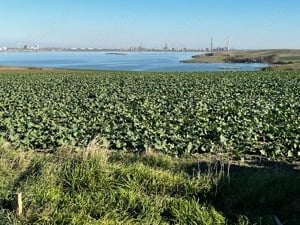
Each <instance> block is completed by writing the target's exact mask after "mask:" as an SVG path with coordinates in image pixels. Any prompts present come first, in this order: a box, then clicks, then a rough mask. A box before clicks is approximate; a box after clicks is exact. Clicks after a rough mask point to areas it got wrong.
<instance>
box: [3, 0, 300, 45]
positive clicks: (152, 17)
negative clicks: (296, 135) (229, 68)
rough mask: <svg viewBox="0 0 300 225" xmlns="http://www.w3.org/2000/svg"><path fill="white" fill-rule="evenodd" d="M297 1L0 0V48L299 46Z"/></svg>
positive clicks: (299, 19) (299, 17) (298, 5)
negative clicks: (36, 45)
mask: <svg viewBox="0 0 300 225" xmlns="http://www.w3.org/2000/svg"><path fill="white" fill-rule="evenodd" d="M299 12H300V1H299V0H251V1H243V0H206V1H204V0H123V1H122V0H42V1H41V0H1V12H0V29H1V32H0V46H8V47H17V46H23V45H24V44H40V46H41V47H99V48H127V47H131V46H138V45H140V44H142V46H144V47H149V48H161V47H163V46H164V45H165V44H166V43H167V44H168V46H169V47H175V48H182V47H187V48H205V47H209V46H210V38H211V37H213V38H214V45H215V47H217V46H225V45H226V43H227V39H228V36H230V38H231V45H232V47H235V48H239V49H259V48H298V49H299V48H300V13H299Z"/></svg>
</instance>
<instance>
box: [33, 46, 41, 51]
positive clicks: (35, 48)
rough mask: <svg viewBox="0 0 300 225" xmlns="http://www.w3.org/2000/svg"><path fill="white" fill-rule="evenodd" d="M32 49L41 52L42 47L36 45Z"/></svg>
mask: <svg viewBox="0 0 300 225" xmlns="http://www.w3.org/2000/svg"><path fill="white" fill-rule="evenodd" d="M32 49H33V50H40V46H39V45H35V46H34V47H33V48H32Z"/></svg>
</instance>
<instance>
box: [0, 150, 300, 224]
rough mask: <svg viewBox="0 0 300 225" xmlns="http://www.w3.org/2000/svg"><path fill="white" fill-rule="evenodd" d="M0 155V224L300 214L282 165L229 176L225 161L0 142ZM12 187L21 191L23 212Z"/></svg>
mask: <svg viewBox="0 0 300 225" xmlns="http://www.w3.org/2000/svg"><path fill="white" fill-rule="evenodd" d="M0 161H1V164H0V165H1V167H0V180H1V181H2V182H0V185H1V186H0V224H9V225H11V224H145V225H146V224H205V225H207V224H212V225H213V224H237V225H238V224H239V225H242V224H274V222H273V219H272V214H274V213H275V214H276V215H277V216H279V218H280V219H281V221H287V223H286V224H290V225H296V224H298V222H299V219H300V218H299V215H300V214H299V213H298V212H299V199H300V192H299V187H300V174H299V171H294V170H292V169H286V168H284V167H282V166H278V167H272V168H271V169H269V168H262V167H256V168H254V167H249V166H248V167H241V166H238V165H237V164H232V165H231V166H230V168H231V169H230V173H229V176H228V174H227V172H226V173H223V172H224V171H223V172H222V166H220V165H223V163H225V168H226V166H228V165H226V163H227V162H228V161H227V160H225V159H224V160H223V161H221V162H219V163H217V162H216V161H214V160H211V161H207V160H206V161H202V159H201V158H197V157H187V158H174V157H170V156H167V155H164V154H161V153H155V152H147V153H145V154H134V153H127V152H121V153H118V152H109V151H107V150H103V149H102V148H98V147H94V146H89V148H87V149H74V148H72V147H70V148H66V147H65V148H62V149H60V150H58V151H56V152H55V153H53V154H45V153H37V152H34V151H29V152H19V151H11V149H10V147H3V146H2V147H1V148H0ZM203 165H204V167H203ZM218 165H219V166H218ZM203 168H204V169H203ZM223 169H224V168H223ZM225 170H226V171H227V169H225ZM16 192H22V193H23V204H24V210H23V215H22V216H17V215H16V212H15V206H14V204H13V202H14V196H15V193H16Z"/></svg>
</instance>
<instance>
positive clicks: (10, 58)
mask: <svg viewBox="0 0 300 225" xmlns="http://www.w3.org/2000/svg"><path fill="white" fill-rule="evenodd" d="M196 54H197V53H195V52H128V53H126V55H116V54H107V53H106V52H0V65H5V66H23V67H49V68H70V69H91V70H126V71H160V72H164V71H170V72H171V71H189V72H191V71H224V70H234V71H235V70H237V71H253V70H258V69H260V68H262V67H265V66H266V65H265V64H260V63H250V64H243V63H180V62H179V61H180V60H183V59H189V58H191V56H193V55H196Z"/></svg>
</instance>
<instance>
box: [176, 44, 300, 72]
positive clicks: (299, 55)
mask: <svg viewBox="0 0 300 225" xmlns="http://www.w3.org/2000/svg"><path fill="white" fill-rule="evenodd" d="M273 54H275V55H277V56H278V59H277V60H278V61H279V62H281V63H282V64H275V65H274V66H272V69H290V70H298V69H300V50H289V49H270V50H251V51H230V52H214V54H213V56H206V55H202V56H200V57H198V58H193V59H187V60H183V61H182V62H184V63H215V62H224V61H226V59H227V58H228V57H229V56H230V57H234V56H239V57H242V58H258V57H260V56H266V55H273ZM289 62H290V63H289ZM284 63H289V64H284Z"/></svg>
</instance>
